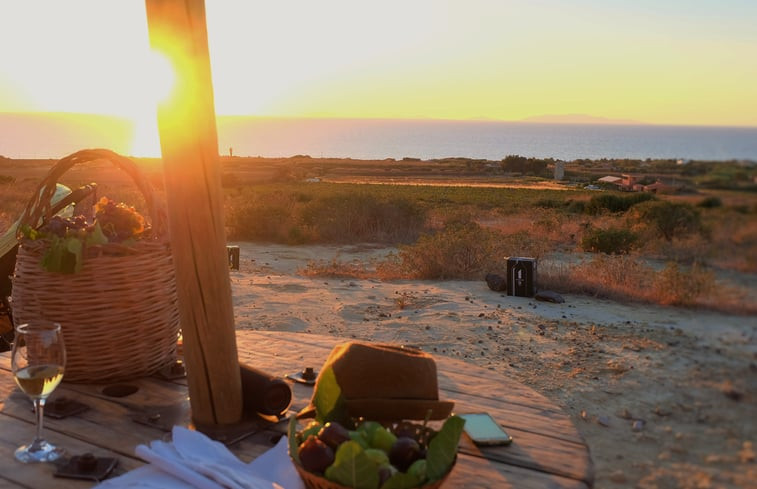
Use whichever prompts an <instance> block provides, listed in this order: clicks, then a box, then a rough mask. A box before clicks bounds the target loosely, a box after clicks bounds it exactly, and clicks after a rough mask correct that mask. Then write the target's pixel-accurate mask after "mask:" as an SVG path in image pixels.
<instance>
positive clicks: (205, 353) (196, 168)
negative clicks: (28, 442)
mask: <svg viewBox="0 0 757 489" xmlns="http://www.w3.org/2000/svg"><path fill="white" fill-rule="evenodd" d="M145 5H146V8H147V24H148V31H149V36H150V44H151V45H152V46H153V47H154V48H155V49H157V50H158V51H160V52H162V53H164V54H165V55H166V56H167V57H168V59H169V60H170V61H171V63H172V64H173V66H174V69H175V70H176V87H175V90H174V94H173V95H172V96H171V97H170V98H169V99H168V101H166V102H165V103H164V104H161V106H160V107H159V110H158V127H159V132H160V145H161V151H162V153H163V173H164V177H165V189H166V197H167V203H168V224H169V226H168V227H169V230H170V235H171V244H172V252H173V259H174V265H175V267H176V285H177V291H178V298H179V310H180V320H181V327H182V333H183V337H184V358H185V361H186V364H187V372H188V385H189V397H190V402H191V405H192V416H193V418H194V420H195V421H196V422H198V423H200V424H202V425H209V426H216V425H228V424H233V423H237V422H238V421H240V419H241V417H242V386H241V377H240V374H239V367H238V365H237V362H236V337H235V334H234V308H233V303H232V298H231V281H230V279H229V269H228V261H227V255H226V236H225V229H224V217H223V194H222V189H221V175H220V169H219V167H218V164H219V163H218V159H219V156H218V140H217V134H216V123H215V109H214V103H213V86H212V81H211V73H210V55H209V52H208V38H207V29H206V26H205V5H204V1H203V0H182V1H176V0H146V2H145Z"/></svg>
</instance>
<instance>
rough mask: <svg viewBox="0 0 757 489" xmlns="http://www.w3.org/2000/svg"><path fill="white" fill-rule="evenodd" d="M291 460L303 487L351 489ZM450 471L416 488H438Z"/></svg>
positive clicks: (308, 488) (311, 488) (313, 488)
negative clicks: (309, 470)
mask: <svg viewBox="0 0 757 489" xmlns="http://www.w3.org/2000/svg"><path fill="white" fill-rule="evenodd" d="M292 462H293V464H294V467H295V468H296V469H297V473H298V474H299V475H300V479H302V482H303V483H304V484H305V487H306V488H307V489H351V488H349V487H347V486H343V485H341V484H337V483H336V482H332V481H330V480H328V479H325V478H323V477H320V476H318V475H317V474H314V473H312V472H308V471H307V470H305V469H303V468H302V467H300V465H299V464H298V463H297V462H294V461H292ZM452 468H453V469H454V468H455V466H454V465H453V466H452ZM451 473H452V469H450V470H449V472H447V474H446V475H445V476H444V477H442V478H441V479H439V480H435V481H431V482H429V483H428V484H426V485H425V486H418V488H417V489H439V488H440V487H442V484H443V483H444V481H445V480H447V477H449V475H450V474H451Z"/></svg>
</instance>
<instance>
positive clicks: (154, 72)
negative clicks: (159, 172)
mask: <svg viewBox="0 0 757 489" xmlns="http://www.w3.org/2000/svg"><path fill="white" fill-rule="evenodd" d="M139 73H140V75H139V77H138V78H136V79H135V80H134V82H135V83H137V84H139V86H140V88H141V89H140V90H139V92H140V93H141V94H142V95H143V98H142V99H141V100H140V102H139V103H137V104H135V112H134V113H133V114H129V115H127V117H128V118H129V119H130V120H132V121H133V123H134V137H133V139H132V142H131V154H132V155H134V156H160V138H159V136H158V115H157V111H158V104H159V103H161V102H162V101H164V100H166V99H167V98H168V97H170V96H171V93H172V91H173V88H174V83H175V80H176V75H175V72H174V69H173V67H172V66H171V63H170V61H168V59H167V58H166V57H165V56H163V55H162V54H161V53H159V52H157V51H154V50H150V51H149V52H148V53H147V55H146V56H145V59H144V64H143V66H142V69H141V70H140V71H139Z"/></svg>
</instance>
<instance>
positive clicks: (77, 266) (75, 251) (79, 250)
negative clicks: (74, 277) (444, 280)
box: [66, 238, 84, 272]
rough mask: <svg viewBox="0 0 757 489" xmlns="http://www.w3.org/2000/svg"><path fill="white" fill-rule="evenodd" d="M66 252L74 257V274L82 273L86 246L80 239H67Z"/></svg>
mask: <svg viewBox="0 0 757 489" xmlns="http://www.w3.org/2000/svg"><path fill="white" fill-rule="evenodd" d="M66 250H67V251H68V252H69V253H71V254H72V255H74V272H80V271H81V267H82V266H83V265H84V256H83V250H84V245H82V244H81V241H80V240H79V238H66Z"/></svg>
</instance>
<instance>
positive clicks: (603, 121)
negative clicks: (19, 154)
mask: <svg viewBox="0 0 757 489" xmlns="http://www.w3.org/2000/svg"><path fill="white" fill-rule="evenodd" d="M0 115H22V116H23V115H31V116H35V115H36V116H42V115H66V116H91V117H107V118H110V119H119V120H124V121H129V122H133V120H132V119H131V118H130V117H128V116H125V115H114V114H103V113H97V112H68V111H23V112H22V111H0ZM232 117H238V118H248V119H286V120H357V121H417V122H424V121H425V122H491V123H503V124H507V123H509V124H544V125H570V126H581V125H586V126H661V127H710V128H734V129H757V125H752V126H750V125H738V124H673V123H660V122H644V121H634V120H625V119H613V118H608V117H603V116H592V115H587V114H543V115H535V116H528V117H526V118H523V119H496V118H488V117H470V118H465V119H453V118H442V117H356V116H296V115H260V114H219V113H216V119H219V118H232ZM545 117H566V118H567V117H586V118H589V119H592V120H589V121H574V122H571V121H549V120H544V121H541V120H533V119H538V118H545ZM156 118H157V113H156Z"/></svg>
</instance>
